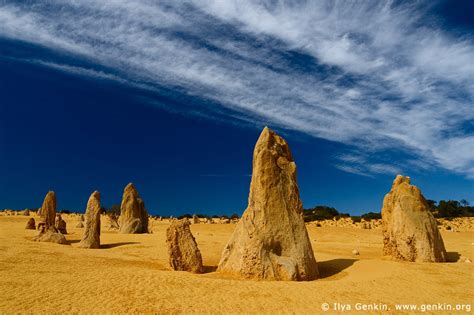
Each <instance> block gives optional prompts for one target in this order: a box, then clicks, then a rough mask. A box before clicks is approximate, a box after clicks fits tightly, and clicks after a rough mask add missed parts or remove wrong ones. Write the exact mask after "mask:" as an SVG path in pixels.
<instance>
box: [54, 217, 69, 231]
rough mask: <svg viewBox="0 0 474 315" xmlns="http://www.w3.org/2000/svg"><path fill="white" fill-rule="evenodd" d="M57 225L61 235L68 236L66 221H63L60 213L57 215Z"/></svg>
mask: <svg viewBox="0 0 474 315" xmlns="http://www.w3.org/2000/svg"><path fill="white" fill-rule="evenodd" d="M55 225H56V229H57V230H58V232H59V233H61V234H67V228H66V226H67V224H66V221H64V220H63V218H62V217H61V215H60V214H59V213H58V214H57V215H56V223H55Z"/></svg>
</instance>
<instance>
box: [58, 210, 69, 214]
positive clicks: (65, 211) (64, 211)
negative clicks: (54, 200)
mask: <svg viewBox="0 0 474 315" xmlns="http://www.w3.org/2000/svg"><path fill="white" fill-rule="evenodd" d="M59 213H61V214H71V211H70V210H67V209H63V210H61V211H59Z"/></svg>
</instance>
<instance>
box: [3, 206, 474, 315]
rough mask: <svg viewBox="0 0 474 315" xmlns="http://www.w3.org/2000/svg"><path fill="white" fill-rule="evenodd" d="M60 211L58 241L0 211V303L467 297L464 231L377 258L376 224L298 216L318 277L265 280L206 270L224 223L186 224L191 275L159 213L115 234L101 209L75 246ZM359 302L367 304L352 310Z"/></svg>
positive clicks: (239, 309)
mask: <svg viewBox="0 0 474 315" xmlns="http://www.w3.org/2000/svg"><path fill="white" fill-rule="evenodd" d="M63 218H64V219H65V220H66V222H67V223H68V230H69V234H68V235H67V236H66V238H67V240H68V242H69V244H68V245H58V244H51V243H37V242H33V241H31V238H32V237H33V236H34V235H35V234H36V231H33V230H25V225H26V222H27V220H28V217H26V216H0V313H2V314H13V313H56V314H60V313H156V314H180V313H199V314H232V313H245V314H287V313H290V314H291V313H293V314H320V313H329V314H336V313H343V308H345V309H347V308H348V306H347V305H349V307H350V308H351V310H350V311H349V312H344V313H347V314H350V313H355V314H361V313H364V314H365V313H383V314H398V313H400V311H399V310H396V304H413V305H415V306H416V307H418V310H419V311H421V310H422V309H426V307H427V306H426V305H424V304H429V306H430V307H434V306H433V305H436V307H437V308H440V307H441V308H443V309H442V310H431V311H427V312H424V314H429V313H433V314H449V313H460V314H462V313H468V312H466V308H467V306H464V311H459V312H457V311H455V310H454V308H455V307H461V306H457V305H465V304H473V299H474V289H473V286H472V285H473V271H474V269H473V268H474V267H473V264H472V263H466V262H465V260H466V258H469V259H470V260H473V258H474V250H473V249H474V232H456V233H452V232H446V231H443V232H442V235H443V238H444V241H445V244H446V249H447V251H448V252H449V259H450V260H451V262H450V263H443V264H429V263H402V262H394V261H390V260H386V259H382V258H381V252H382V236H381V231H380V230H374V229H354V228H343V227H316V226H308V231H309V235H310V239H311V243H312V246H313V249H314V252H315V256H316V259H317V261H318V265H319V269H320V272H321V276H322V277H321V279H319V280H316V281H310V282H270V281H249V280H240V279H236V278H232V277H229V276H226V275H222V274H219V273H218V272H216V271H215V269H216V266H217V264H218V262H219V258H220V255H221V252H222V249H223V248H224V246H225V244H226V242H227V240H228V239H229V237H230V236H231V234H232V231H233V229H234V228H235V225H234V224H196V225H192V226H191V230H192V232H193V233H194V236H195V237H196V240H197V243H198V245H199V247H200V249H201V253H202V256H203V260H204V265H205V266H206V268H205V269H206V273H204V274H200V275H196V274H191V273H186V272H175V271H171V270H170V269H169V267H168V263H167V261H168V260H167V259H168V258H167V248H166V244H165V231H166V228H167V226H168V224H169V223H168V222H165V221H162V222H159V221H156V220H152V221H151V222H152V223H151V226H152V230H153V233H152V234H142V235H124V234H117V232H115V231H108V230H107V229H106V228H105V223H106V222H107V220H105V218H104V217H103V219H102V222H103V231H102V235H101V243H102V247H101V248H100V249H80V248H78V247H77V245H78V242H79V240H80V239H81V236H82V233H83V231H84V230H83V229H79V228H75V226H76V224H77V217H75V216H72V215H71V216H69V215H65V216H63ZM354 249H356V250H358V251H359V252H360V255H353V254H352V251H353V250H354ZM323 303H328V305H327V308H329V311H327V312H324V311H323V310H322V305H323ZM336 303H339V304H336ZM357 303H362V304H357ZM364 305H365V307H367V308H369V309H373V311H369V312H364V311H358V310H356V308H362V307H364ZM385 305H386V308H387V309H388V310H384V309H385ZM325 306H326V305H323V308H324V307H325ZM471 306H472V305H471ZM411 307H413V306H411ZM376 308H379V309H380V310H382V311H379V310H377V309H376ZM449 308H451V310H449ZM471 312H472V310H471ZM405 313H417V312H415V311H406V312H405Z"/></svg>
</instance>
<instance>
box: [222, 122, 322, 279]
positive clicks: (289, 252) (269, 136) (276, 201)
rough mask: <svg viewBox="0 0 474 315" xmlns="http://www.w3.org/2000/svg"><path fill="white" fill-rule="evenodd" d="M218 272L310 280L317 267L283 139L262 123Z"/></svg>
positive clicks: (292, 168) (294, 167)
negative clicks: (243, 203)
mask: <svg viewBox="0 0 474 315" xmlns="http://www.w3.org/2000/svg"><path fill="white" fill-rule="evenodd" d="M218 271H220V272H224V273H231V274H236V275H239V276H241V277H244V278H251V279H265V280H313V279H316V278H318V277H319V271H318V266H317V264H316V260H315V258H314V254H313V249H312V247H311V243H310V241H309V237H308V232H307V230H306V226H305V224H304V220H303V210H302V203H301V201H300V197H299V190H298V185H297V181H296V164H295V162H294V161H293V157H292V155H291V152H290V149H289V147H288V144H287V143H286V141H285V140H284V139H283V138H281V137H280V136H278V135H277V134H276V133H275V132H273V131H272V130H270V129H269V128H267V127H265V129H263V131H262V133H261V135H260V137H259V139H258V141H257V144H256V145H255V149H254V153H253V170H252V181H251V184H250V193H249V199H248V207H247V209H246V210H245V212H244V214H243V215H242V218H241V220H240V221H239V223H238V224H237V226H236V228H235V231H234V233H233V235H232V237H231V239H230V240H229V242H228V243H227V245H226V247H225V248H224V251H223V253H222V257H221V260H220V262H219V266H218Z"/></svg>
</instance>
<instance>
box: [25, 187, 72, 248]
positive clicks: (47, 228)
mask: <svg viewBox="0 0 474 315" xmlns="http://www.w3.org/2000/svg"><path fill="white" fill-rule="evenodd" d="M39 215H40V222H39V223H38V230H39V234H38V235H37V236H35V237H34V239H33V240H35V241H37V242H52V243H58V244H66V238H65V237H64V235H63V234H61V233H58V230H57V229H56V227H55V225H54V223H55V222H54V221H55V219H56V194H55V193H54V191H49V192H48V193H47V194H46V197H45V198H44V201H43V205H42V206H41V209H40V211H39Z"/></svg>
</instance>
